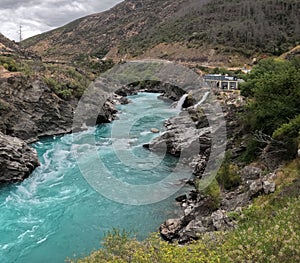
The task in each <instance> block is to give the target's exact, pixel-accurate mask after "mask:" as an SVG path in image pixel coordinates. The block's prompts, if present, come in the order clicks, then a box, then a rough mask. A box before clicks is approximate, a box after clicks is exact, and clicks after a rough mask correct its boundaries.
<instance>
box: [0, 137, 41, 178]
mask: <svg viewBox="0 0 300 263" xmlns="http://www.w3.org/2000/svg"><path fill="white" fill-rule="evenodd" d="M37 166H39V160H38V156H37V153H36V150H34V149H33V148H31V147H29V146H28V145H27V144H26V143H25V142H24V141H23V140H21V139H18V138H15V137H11V136H7V135H4V134H3V133H0V167H1V169H0V183H5V182H17V181H22V180H23V179H24V178H26V177H28V176H29V175H30V174H31V173H32V171H33V170H34V169H35V168H36V167H37Z"/></svg>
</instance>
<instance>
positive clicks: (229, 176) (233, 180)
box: [217, 152, 241, 190]
mask: <svg viewBox="0 0 300 263" xmlns="http://www.w3.org/2000/svg"><path fill="white" fill-rule="evenodd" d="M230 156H231V155H230V153H229V152H227V153H226V154H225V158H224V161H223V163H222V165H221V167H220V169H219V171H218V173H217V181H218V183H219V185H220V186H221V188H223V189H226V190H231V189H233V188H235V187H237V186H239V184H240V181H241V178H240V176H239V174H238V166H237V165H235V164H233V163H231V159H230Z"/></svg>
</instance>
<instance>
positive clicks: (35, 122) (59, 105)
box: [0, 75, 117, 142]
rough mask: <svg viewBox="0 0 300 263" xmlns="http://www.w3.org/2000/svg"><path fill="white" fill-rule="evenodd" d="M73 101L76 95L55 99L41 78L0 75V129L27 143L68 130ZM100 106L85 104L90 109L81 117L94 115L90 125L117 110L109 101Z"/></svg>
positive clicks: (108, 116)
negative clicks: (71, 97) (68, 98)
mask: <svg viewBox="0 0 300 263" xmlns="http://www.w3.org/2000/svg"><path fill="white" fill-rule="evenodd" d="M102 93H103V94H104V93H105V92H104V91H101V90H100V89H99V90H98V93H97V96H102V95H103V94H102ZM103 96H104V95H103ZM105 96H106V93H105ZM105 98H107V99H108V98H109V96H107V97H105ZM77 103H78V101H77V99H76V98H73V99H70V100H63V99H61V98H59V97H58V96H57V95H56V94H55V93H54V92H52V90H51V89H50V88H49V87H48V86H47V85H46V84H45V83H44V82H43V81H41V80H32V79H27V78H25V77H23V76H21V75H17V76H12V77H9V78H4V77H3V78H1V77H0V131H1V132H3V133H4V134H7V135H11V136H15V137H18V138H21V139H23V140H25V141H27V142H32V141H35V140H37V139H38V138H39V137H43V136H51V135H57V134H66V133H69V132H71V131H72V126H73V116H74V112H75V109H76V107H77ZM101 106H102V108H101ZM101 106H99V105H98V104H96V105H95V104H94V103H93V101H91V103H87V104H86V107H87V108H89V109H90V111H86V112H88V114H86V115H87V116H85V118H87V117H89V116H95V122H94V123H92V125H95V124H98V123H106V122H110V121H112V120H113V118H114V115H115V113H116V112H117V110H116V109H115V106H114V104H113V102H112V100H109V101H106V103H105V104H104V105H101ZM97 114H98V115H97ZM83 119H84V118H83ZM86 124H87V125H88V123H86Z"/></svg>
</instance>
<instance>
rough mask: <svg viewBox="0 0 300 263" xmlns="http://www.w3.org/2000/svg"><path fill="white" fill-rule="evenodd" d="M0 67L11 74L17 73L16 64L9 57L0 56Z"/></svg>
mask: <svg viewBox="0 0 300 263" xmlns="http://www.w3.org/2000/svg"><path fill="white" fill-rule="evenodd" d="M0 65H2V66H3V67H4V68H5V69H7V70H8V71H11V72H16V71H18V65H17V62H16V61H15V60H14V59H13V58H11V57H4V56H0Z"/></svg>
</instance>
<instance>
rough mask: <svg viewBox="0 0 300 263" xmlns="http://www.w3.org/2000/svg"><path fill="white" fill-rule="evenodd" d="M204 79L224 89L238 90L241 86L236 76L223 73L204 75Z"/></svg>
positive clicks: (211, 84)
mask: <svg viewBox="0 0 300 263" xmlns="http://www.w3.org/2000/svg"><path fill="white" fill-rule="evenodd" d="M204 81H205V82H206V83H207V84H208V85H209V86H210V87H214V88H220V89H224V90H237V89H238V88H239V81H238V79H237V78H236V77H230V76H224V75H221V74H208V75H205V76H204Z"/></svg>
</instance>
